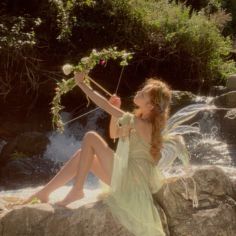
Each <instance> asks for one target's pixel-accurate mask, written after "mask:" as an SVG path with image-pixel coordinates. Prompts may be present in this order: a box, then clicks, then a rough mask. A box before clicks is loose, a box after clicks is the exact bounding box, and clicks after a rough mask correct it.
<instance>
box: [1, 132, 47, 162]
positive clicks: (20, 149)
mask: <svg viewBox="0 0 236 236" xmlns="http://www.w3.org/2000/svg"><path fill="white" fill-rule="evenodd" d="M49 142H50V141H49V139H48V137H47V136H46V135H45V134H42V133H40V132H25V133H22V134H19V135H17V136H16V137H15V138H14V139H13V140H11V141H9V142H8V143H7V144H6V145H5V146H3V148H2V152H1V154H0V163H1V165H3V164H5V163H6V162H7V161H9V160H10V159H16V158H24V157H31V156H40V155H42V154H43V153H44V151H45V150H46V147H47V145H48V144H49Z"/></svg>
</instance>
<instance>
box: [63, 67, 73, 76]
mask: <svg viewBox="0 0 236 236" xmlns="http://www.w3.org/2000/svg"><path fill="white" fill-rule="evenodd" d="M62 70H63V73H64V74H65V75H69V74H70V73H71V72H72V71H73V70H74V67H73V66H72V65H70V64H65V65H64V66H63V67H62Z"/></svg>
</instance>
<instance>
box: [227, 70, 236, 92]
mask: <svg viewBox="0 0 236 236" xmlns="http://www.w3.org/2000/svg"><path fill="white" fill-rule="evenodd" d="M226 87H227V89H228V90H230V91H232V90H236V74H234V75H230V76H229V77H228V79H227V83H226Z"/></svg>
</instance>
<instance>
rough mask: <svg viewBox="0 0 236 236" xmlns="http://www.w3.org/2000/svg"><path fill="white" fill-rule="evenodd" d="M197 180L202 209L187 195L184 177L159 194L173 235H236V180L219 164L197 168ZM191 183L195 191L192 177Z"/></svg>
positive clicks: (189, 180) (158, 198)
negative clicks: (235, 183)
mask: <svg viewBox="0 0 236 236" xmlns="http://www.w3.org/2000/svg"><path fill="white" fill-rule="evenodd" d="M235 175H236V171H235ZM194 180H195V181H196V184H197V195H198V199H199V207H198V208H193V207H192V200H191V199H188V198H187V197H186V195H185V189H184V185H183V184H182V182H181V180H180V179H177V180H176V181H173V182H172V183H170V184H169V185H170V186H169V188H166V187H164V188H162V190H161V191H160V192H158V194H157V195H156V196H155V198H156V200H157V201H158V202H159V204H160V205H161V206H162V208H163V210H164V212H165V214H166V216H167V221H168V226H169V230H170V234H171V236H208V235H222V236H223V235H225V236H233V235H236V201H235V200H236V195H235V189H234V188H235V185H234V184H233V183H234V181H233V179H230V178H229V177H228V176H227V175H226V174H225V173H224V171H223V170H222V169H221V168H219V167H215V166H209V167H207V166H206V167H202V168H199V169H197V170H196V171H195V173H194ZM187 183H188V186H189V188H190V190H191V192H192V190H193V182H192V180H191V178H189V179H188V180H187ZM164 193H165V194H164ZM190 196H191V195H190Z"/></svg>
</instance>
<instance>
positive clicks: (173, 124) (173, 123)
mask: <svg viewBox="0 0 236 236" xmlns="http://www.w3.org/2000/svg"><path fill="white" fill-rule="evenodd" d="M212 108H215V106H214V105H208V104H193V105H190V106H187V107H184V108H182V109H180V110H179V111H177V112H176V113H175V114H174V115H173V116H171V117H170V118H169V120H168V122H167V125H166V127H165V129H164V130H163V135H166V134H170V133H174V132H175V131H176V129H177V130H179V126H180V125H181V124H183V123H184V122H186V121H188V120H190V119H191V118H193V117H194V116H195V115H196V114H197V113H198V112H199V111H203V110H210V109H212ZM182 128H183V127H182ZM182 128H181V129H182ZM185 129H186V131H185V132H187V129H190V127H189V126H185V128H184V129H182V132H183V131H184V130H185ZM176 133H177V132H176Z"/></svg>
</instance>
